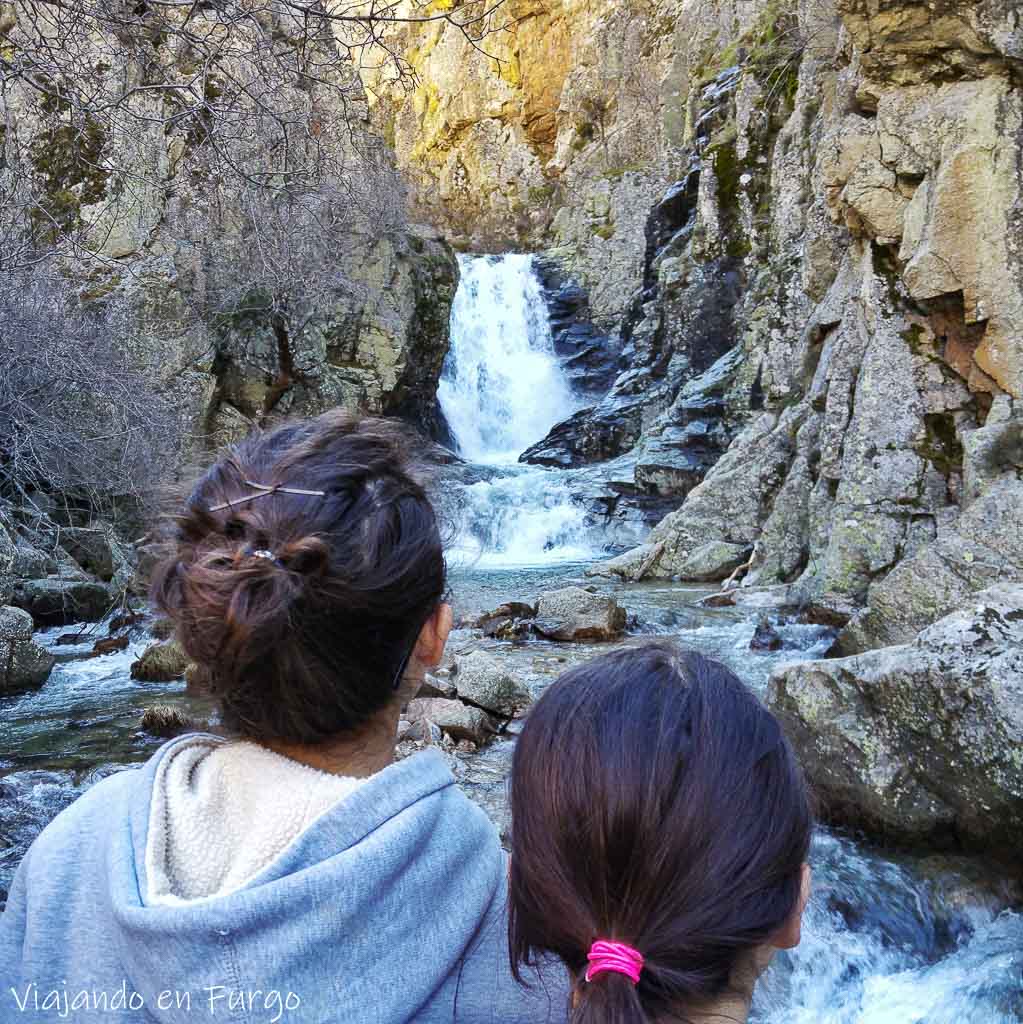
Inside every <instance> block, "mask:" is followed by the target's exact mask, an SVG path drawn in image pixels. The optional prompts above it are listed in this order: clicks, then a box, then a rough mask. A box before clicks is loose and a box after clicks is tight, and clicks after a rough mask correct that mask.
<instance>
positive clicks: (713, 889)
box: [509, 643, 813, 1024]
mask: <svg viewBox="0 0 1023 1024" xmlns="http://www.w3.org/2000/svg"><path fill="white" fill-rule="evenodd" d="M812 827H813V818H812V813H811V806H810V800H809V797H808V794H807V789H806V785H805V783H804V780H803V776H802V774H801V772H800V769H799V767H798V765H797V764H796V761H795V758H794V756H793V753H792V750H791V748H790V747H789V744H788V743H787V742H786V740H785V737H784V736H783V735H782V732H781V729H780V728H779V726H778V723H777V721H776V720H775V718H774V716H773V715H772V714H771V713H770V712H769V711H768V710H767V709H766V708H765V707H764V706H763V705H762V704H761V703H760V702H759V701H758V700H757V699H756V698H755V697H754V696H753V695H752V694H751V693H750V692H749V690H747V688H746V687H745V686H744V685H743V684H742V683H741V682H740V681H739V680H738V679H737V678H736V677H735V676H734V675H732V673H731V672H729V671H728V670H727V669H725V668H724V667H723V666H721V665H719V664H717V663H716V662H713V661H710V660H709V659H707V658H704V657H702V656H701V655H699V654H695V653H683V652H681V651H679V650H678V649H676V648H675V647H673V646H671V645H669V644H665V643H652V644H649V645H646V646H643V647H640V648H631V649H625V650H620V651H617V652H615V653H612V654H609V655H606V656H604V657H598V658H595V659H594V660H592V661H589V662H586V663H585V664H583V665H582V666H580V667H578V668H575V669H573V670H571V671H569V672H567V673H566V674H565V675H563V676H562V677H561V678H560V679H558V680H557V682H555V683H554V685H553V686H551V688H550V689H549V690H548V691H547V692H546V693H545V694H544V695H543V697H542V698H541V699H540V701H538V703H537V704H536V705H535V706H534V708H533V709H532V711H531V712H530V715H529V718H528V719H527V721H526V724H525V726H524V728H523V730H522V735H521V736H520V737H519V741H518V745H517V747H516V750H515V756H514V766H513V770H512V851H511V875H510V881H511V913H510V925H509V935H510V946H511V956H512V963H513V969H514V970H516V971H517V972H521V971H523V970H524V969H525V967H526V965H529V964H534V963H537V962H539V961H540V960H541V959H542V958H543V957H547V956H550V955H552V954H553V955H554V956H556V957H558V958H560V959H561V960H563V961H564V963H565V964H566V965H567V966H568V968H569V971H570V973H571V975H572V979H573V981H572V993H571V997H570V1003H571V1012H570V1019H571V1021H572V1024H668V1022H676V1021H677V1022H684V1024H726V1022H727V1024H737V1022H744V1021H746V1020H747V1016H748V1013H749V1007H750V1000H751V998H752V992H753V986H754V984H755V982H756V979H757V977H758V975H759V974H760V973H761V972H762V971H763V970H764V968H765V967H766V966H767V964H768V962H769V961H770V958H771V956H772V954H773V952H774V951H775V950H776V949H778V948H788V947H792V946H795V945H797V944H798V942H799V937H800V919H801V916H802V912H803V909H804V907H805V905H806V900H807V896H808V893H809V882H810V871H809V868H808V867H807V865H806V857H807V851H808V849H809V845H810V836H811V831H812Z"/></svg>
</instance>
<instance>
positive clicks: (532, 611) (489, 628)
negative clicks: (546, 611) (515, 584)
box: [469, 601, 536, 640]
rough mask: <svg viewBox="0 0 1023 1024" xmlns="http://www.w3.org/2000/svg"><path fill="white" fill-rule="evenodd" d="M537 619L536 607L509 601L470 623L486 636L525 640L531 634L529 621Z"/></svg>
mask: <svg viewBox="0 0 1023 1024" xmlns="http://www.w3.org/2000/svg"><path fill="white" fill-rule="evenodd" d="M535 617H536V607H535V606H534V605H530V604H525V603H524V602H522V601H508V602H506V603H505V604H502V605H501V606H500V607H498V608H495V609H494V610H493V611H492V612H484V614H483V615H480V616H478V617H477V618H475V619H473V620H471V621H470V622H469V626H470V627H471V628H473V629H481V630H482V631H483V635H484V636H489V637H495V638H497V639H499V640H519V639H524V638H525V637H526V636H527V635H528V634H529V627H528V625H527V624H526V623H527V620H529V619H533V618H535Z"/></svg>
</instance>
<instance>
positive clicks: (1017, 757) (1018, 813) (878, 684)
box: [768, 583, 1023, 860]
mask: <svg viewBox="0 0 1023 1024" xmlns="http://www.w3.org/2000/svg"><path fill="white" fill-rule="evenodd" d="M768 702H769V703H770V705H771V706H772V707H773V709H774V710H775V712H776V713H777V714H778V715H779V716H780V717H781V719H782V722H783V723H784V726H785V729H786V731H787V732H788V735H789V737H790V738H791V740H792V742H793V743H794V744H795V747H796V750H797V752H798V754H799V756H800V759H801V760H802V762H803V764H804V766H805V767H806V770H807V772H808V774H809V776H810V778H811V780H812V782H813V784H814V786H815V788H816V790H817V792H818V794H819V795H820V798H821V801H822V803H823V806H824V809H825V812H826V814H827V816H828V817H830V818H832V819H834V820H837V821H840V822H844V823H847V824H850V825H853V826H855V827H862V828H864V829H866V830H867V831H869V832H871V833H874V834H877V835H880V836H882V837H884V838H886V839H894V840H896V841H901V842H908V843H914V844H917V843H921V844H922V843H935V842H945V843H947V844H949V845H961V846H963V847H965V848H968V849H979V850H987V851H989V852H992V853H995V854H1001V855H1007V856H1012V857H1015V858H1016V859H1017V860H1018V856H1019V849H1020V848H1021V845H1023V584H1019V583H1001V584H998V585H996V586H993V587H990V588H988V589H987V590H984V591H982V592H980V593H978V594H975V595H973V597H972V598H971V599H970V600H969V601H968V602H967V603H966V604H964V605H963V606H962V607H961V608H959V609H958V610H957V611H954V612H953V613H952V614H950V615H948V616H946V617H945V618H943V619H941V620H940V621H938V622H936V623H934V624H933V625H932V626H930V627H929V628H927V629H926V630H924V631H923V632H922V633H921V634H920V635H919V636H918V637H917V638H916V639H915V640H914V641H913V642H912V643H909V644H904V645H900V646H896V647H887V648H883V649H881V650H876V651H870V652H868V653H866V654H861V655H856V656H853V657H848V658H842V659H838V660H834V661H817V662H802V663H799V664H793V665H788V666H784V667H782V668H781V669H779V670H778V672H777V673H776V674H775V675H774V677H773V678H772V679H771V682H770V685H769V689H768Z"/></svg>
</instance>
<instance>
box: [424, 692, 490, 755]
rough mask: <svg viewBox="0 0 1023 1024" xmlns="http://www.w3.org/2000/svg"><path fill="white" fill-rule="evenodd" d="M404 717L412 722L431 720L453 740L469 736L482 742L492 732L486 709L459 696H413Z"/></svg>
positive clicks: (470, 738)
mask: <svg viewBox="0 0 1023 1024" xmlns="http://www.w3.org/2000/svg"><path fill="white" fill-rule="evenodd" d="M405 717H406V718H407V719H408V720H409V721H410V722H411V723H412V725H413V726H415V725H416V724H417V723H419V722H427V723H432V724H433V725H435V726H437V727H438V728H440V729H441V731H442V732H444V733H446V734H447V735H448V736H450V737H451V738H452V739H453V740H455V741H456V742H457V741H458V740H471V741H472V742H473V743H476V744H477V745H482V744H483V743H486V742H487V740H488V739H490V737H491V736H493V734H494V727H493V725H492V723H491V721H490V717H489V716H488V715H487V713H486V712H485V711H481V710H480V709H479V708H472V707H469V705H468V704H463V703H462V702H461V701H460V700H445V699H444V698H443V697H427V698H422V699H416V700H413V701H410V702H409V706H408V709H407V711H406V712H405Z"/></svg>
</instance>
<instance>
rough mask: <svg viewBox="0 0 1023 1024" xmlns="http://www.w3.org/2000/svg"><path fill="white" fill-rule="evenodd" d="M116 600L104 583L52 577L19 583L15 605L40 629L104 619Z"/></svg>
mask: <svg viewBox="0 0 1023 1024" xmlns="http://www.w3.org/2000/svg"><path fill="white" fill-rule="evenodd" d="M115 599H116V597H115V594H114V593H113V592H112V590H111V588H109V587H107V586H105V585H104V584H102V583H97V582H95V581H92V580H87V579H80V580H79V579H71V580H69V579H62V578H60V577H56V576H51V577H48V578H47V579H43V580H23V581H22V582H20V583H18V584H17V585H16V587H15V590H14V596H13V598H12V600H11V603H12V604H13V605H15V606H16V607H18V608H24V609H25V611H27V612H28V613H29V614H30V615H31V616H32V618H33V619H34V620H35V622H36V623H37V624H38V625H40V626H61V625H65V624H67V623H71V622H95V621H96V620H97V619H102V618H103V616H104V615H106V613H107V612H108V611H109V610H110V607H111V605H112V604H113V603H114V601H115Z"/></svg>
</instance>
